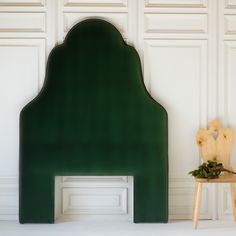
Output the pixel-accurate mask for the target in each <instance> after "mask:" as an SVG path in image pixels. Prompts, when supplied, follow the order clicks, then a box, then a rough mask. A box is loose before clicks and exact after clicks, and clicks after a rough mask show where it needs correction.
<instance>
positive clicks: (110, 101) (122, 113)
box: [19, 19, 168, 223]
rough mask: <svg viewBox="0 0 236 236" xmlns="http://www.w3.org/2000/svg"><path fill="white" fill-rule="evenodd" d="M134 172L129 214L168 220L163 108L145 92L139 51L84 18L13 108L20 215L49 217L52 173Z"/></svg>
mask: <svg viewBox="0 0 236 236" xmlns="http://www.w3.org/2000/svg"><path fill="white" fill-rule="evenodd" d="M71 175H78V176H80V175H88V176H89V175H90V176H96V175H126V176H127V175H129V176H134V222H167V220H168V144H167V113H166V111H165V109H164V108H163V107H162V106H161V105H160V104H158V103H157V102H156V101H154V100H153V98H152V97H151V96H150V95H149V94H148V92H147V90H146V88H145V86H144V83H143V78H142V70H141V64H140V59H139V55H138V53H137V52H136V50H135V49H134V48H133V47H131V46H129V45H127V44H126V43H125V42H124V40H123V38H122V36H121V34H120V33H119V31H118V30H117V29H116V28H115V27H114V26H113V25H111V24H110V23H108V22H106V21H103V20H98V19H90V20H85V21H83V22H80V23H79V24H77V25H76V26H74V27H73V28H72V29H71V30H70V32H69V33H68V34H67V36H66V39H65V41H64V43H63V44H62V45H59V46H56V47H55V48H54V49H53V50H52V52H51V53H50V55H49V59H48V63H47V71H46V78H45V83H44V86H43V89H42V90H41V92H40V93H39V95H38V96H37V97H36V98H35V99H33V101H31V102H30V103H29V104H27V105H26V106H25V107H24V108H23V110H22V111H21V115H20V215H19V218H20V222H21V223H53V222H54V205H55V203H54V181H55V176H71Z"/></svg>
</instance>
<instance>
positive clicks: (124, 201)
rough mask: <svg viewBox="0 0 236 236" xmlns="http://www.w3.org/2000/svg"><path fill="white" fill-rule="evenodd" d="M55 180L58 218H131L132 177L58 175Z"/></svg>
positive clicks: (58, 219)
mask: <svg viewBox="0 0 236 236" xmlns="http://www.w3.org/2000/svg"><path fill="white" fill-rule="evenodd" d="M55 183H56V186H55V198H56V209H55V212H56V219H57V221H60V220H65V219H72V220H75V219H84V218H101V217H102V218H103V219H104V218H107V219H109V218H115V219H126V220H132V218H133V177H131V176H88V177H86V176H67V177H60V176H58V177H56V180H55Z"/></svg>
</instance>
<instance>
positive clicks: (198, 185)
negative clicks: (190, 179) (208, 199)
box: [193, 182, 202, 229]
mask: <svg viewBox="0 0 236 236" xmlns="http://www.w3.org/2000/svg"><path fill="white" fill-rule="evenodd" d="M201 193H202V183H199V182H196V190H195V200H194V207H193V228H195V229H196V228H197V223H198V217H199V210H200V204H201Z"/></svg>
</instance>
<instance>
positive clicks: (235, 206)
mask: <svg viewBox="0 0 236 236" xmlns="http://www.w3.org/2000/svg"><path fill="white" fill-rule="evenodd" d="M230 190H231V198H232V207H233V216H234V221H236V190H235V184H234V183H231V184H230Z"/></svg>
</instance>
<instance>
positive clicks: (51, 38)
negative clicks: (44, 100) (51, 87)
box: [0, 0, 236, 220]
mask: <svg viewBox="0 0 236 236" xmlns="http://www.w3.org/2000/svg"><path fill="white" fill-rule="evenodd" d="M87 18H102V19H105V20H108V21H109V22H111V23H113V24H114V25H115V26H116V27H117V28H118V29H119V30H120V32H121V33H122V35H123V37H124V38H125V40H126V41H127V42H128V43H130V44H132V45H134V46H135V47H136V48H137V50H138V52H139V54H140V57H141V60H142V65H143V72H144V80H145V84H146V86H147V89H148V91H149V92H150V93H151V95H152V96H153V97H154V98H155V99H156V100H157V101H159V102H160V103H161V104H162V105H163V106H164V107H165V108H166V109H167V112H168V114H169V169H170V171H169V172H170V173H169V176H170V184H169V186H170V191H169V213H170V214H169V215H170V218H171V219H189V218H191V211H192V202H193V192H194V183H193V180H192V178H190V177H188V176H187V172H188V171H189V170H191V169H193V168H195V167H196V166H197V165H198V163H199V157H198V150H197V148H196V145H195V140H194V136H195V133H196V131H197V129H198V128H199V127H200V126H206V124H207V122H208V121H209V120H210V119H212V118H215V117H219V118H220V119H222V121H223V122H224V124H226V125H230V126H231V127H232V128H234V130H235V131H236V107H235V106H234V101H235V100H236V92H235V89H236V65H235V63H236V1H235V0H64V1H63V0H0V219H5V220H7V219H17V212H18V148H19V139H18V137H19V131H18V127H19V112H20V110H21V109H22V107H23V106H24V104H26V103H27V102H28V101H30V100H31V99H32V98H33V97H34V96H35V95H36V94H37V93H38V92H39V90H40V88H41V86H42V83H43V79H44V73H45V63H46V58H47V55H48V54H49V52H50V50H51V49H52V48H53V46H54V45H55V44H57V43H61V42H62V41H63V39H64V37H65V35H66V33H67V32H68V30H69V29H70V28H71V27H72V26H73V25H74V24H76V23H77V22H79V21H81V20H84V19H87ZM235 154H236V145H235V148H234V155H233V156H235ZM234 163H236V160H235V157H234ZM132 182H133V180H132V177H127V176H123V177H121V176H115V177H87V178H85V177H57V178H56V183H57V184H56V200H57V208H56V215H57V217H58V218H62V219H70V218H78V219H81V218H84V217H85V218H86V217H88V218H92V217H94V216H99V215H103V216H104V215H106V216H107V217H108V218H111V217H117V218H119V219H120V218H122V219H131V218H132V211H133V209H132V192H133V190H132ZM230 209H231V205H230V201H229V189H228V188H227V186H225V185H222V186H221V187H219V188H216V187H215V186H214V185H212V186H206V187H205V188H204V190H203V200H202V209H201V217H202V218H205V219H211V218H216V217H219V218H223V217H227V216H228V214H229V213H230Z"/></svg>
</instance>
